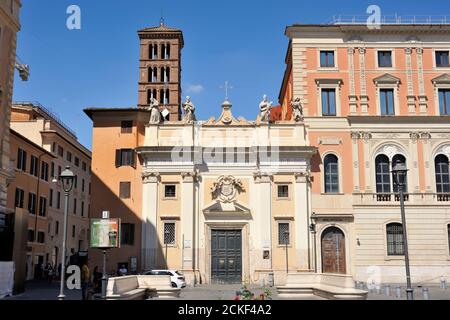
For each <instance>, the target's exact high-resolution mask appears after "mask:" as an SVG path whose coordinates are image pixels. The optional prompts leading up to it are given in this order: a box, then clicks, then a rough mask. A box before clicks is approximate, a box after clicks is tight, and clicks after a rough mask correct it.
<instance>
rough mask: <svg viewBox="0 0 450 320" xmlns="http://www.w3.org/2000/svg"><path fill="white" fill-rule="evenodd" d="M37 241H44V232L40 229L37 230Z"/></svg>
mask: <svg viewBox="0 0 450 320" xmlns="http://www.w3.org/2000/svg"><path fill="white" fill-rule="evenodd" d="M37 242H38V243H45V233H44V232H42V231H39V232H38V239H37Z"/></svg>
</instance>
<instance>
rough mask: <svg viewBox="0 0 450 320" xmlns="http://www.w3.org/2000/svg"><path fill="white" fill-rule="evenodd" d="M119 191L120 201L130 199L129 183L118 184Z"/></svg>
mask: <svg viewBox="0 0 450 320" xmlns="http://www.w3.org/2000/svg"><path fill="white" fill-rule="evenodd" d="M119 189H120V190H119V196H120V198H121V199H130V193H131V182H120V185H119Z"/></svg>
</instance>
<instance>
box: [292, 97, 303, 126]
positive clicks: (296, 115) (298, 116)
mask: <svg viewBox="0 0 450 320" xmlns="http://www.w3.org/2000/svg"><path fill="white" fill-rule="evenodd" d="M291 107H292V119H293V120H294V121H295V122H300V121H303V106H302V103H301V102H300V98H296V99H295V100H293V101H291Z"/></svg>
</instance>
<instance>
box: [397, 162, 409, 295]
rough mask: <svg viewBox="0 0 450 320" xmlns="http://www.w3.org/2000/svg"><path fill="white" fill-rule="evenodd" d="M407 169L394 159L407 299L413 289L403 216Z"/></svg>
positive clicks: (404, 218) (403, 164) (402, 163)
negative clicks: (401, 227)
mask: <svg viewBox="0 0 450 320" xmlns="http://www.w3.org/2000/svg"><path fill="white" fill-rule="evenodd" d="M407 172H408V170H407V169H406V164H405V163H404V162H402V161H396V163H394V165H393V168H392V176H393V180H394V183H395V184H396V185H397V189H398V192H399V196H400V211H401V216H402V226H403V248H404V254H405V268H406V297H407V299H408V300H414V290H413V289H412V287H411V274H410V270H409V253H408V234H407V231H406V217H405V203H404V198H403V196H404V194H403V192H404V190H403V188H404V187H405V181H406V175H407Z"/></svg>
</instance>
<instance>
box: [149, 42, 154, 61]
mask: <svg viewBox="0 0 450 320" xmlns="http://www.w3.org/2000/svg"><path fill="white" fill-rule="evenodd" d="M148 58H149V59H153V43H150V44H149V45H148Z"/></svg>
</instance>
